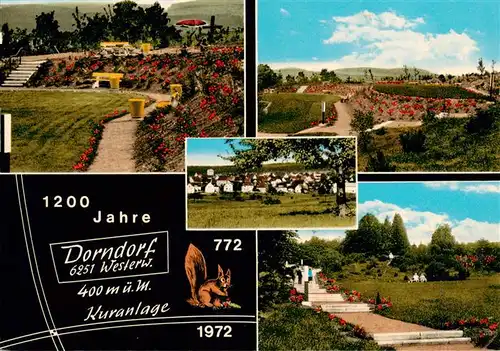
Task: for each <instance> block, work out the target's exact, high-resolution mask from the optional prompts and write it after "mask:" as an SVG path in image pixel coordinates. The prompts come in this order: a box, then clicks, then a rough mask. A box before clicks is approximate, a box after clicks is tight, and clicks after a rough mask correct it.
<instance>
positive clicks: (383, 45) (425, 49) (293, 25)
mask: <svg viewBox="0 0 500 351" xmlns="http://www.w3.org/2000/svg"><path fill="white" fill-rule="evenodd" d="M257 14H258V18H257V50H258V51H257V53H258V55H257V64H258V78H257V79H258V82H257V83H258V122H257V123H258V126H257V130H258V133H257V136H258V137H281V136H282V137H287V136H295V137H297V136H335V135H338V136H348V135H354V136H357V141H358V171H359V172H498V171H500V95H499V88H500V3H499V2H498V1H496V0H483V1H459V2H456V1H448V0H442V1H432V2H430V1H420V2H403V1H397V2H386V1H384V2H374V1H369V2H366V1H356V2H354V1H349V2H347V1H328V2H327V1H305V0H302V1H277V0H258V9H257Z"/></svg>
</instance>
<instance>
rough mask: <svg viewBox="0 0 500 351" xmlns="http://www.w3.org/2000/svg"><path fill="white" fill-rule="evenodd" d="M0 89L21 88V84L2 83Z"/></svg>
mask: <svg viewBox="0 0 500 351" xmlns="http://www.w3.org/2000/svg"><path fill="white" fill-rule="evenodd" d="M1 86H2V87H23V86H24V84H23V83H2V85H1Z"/></svg>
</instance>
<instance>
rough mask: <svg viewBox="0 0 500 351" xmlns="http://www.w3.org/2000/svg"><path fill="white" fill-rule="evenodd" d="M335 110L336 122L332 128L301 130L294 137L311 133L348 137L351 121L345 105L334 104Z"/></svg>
mask: <svg viewBox="0 0 500 351" xmlns="http://www.w3.org/2000/svg"><path fill="white" fill-rule="evenodd" d="M335 108H336V110H337V120H336V121H335V124H334V125H333V126H318V127H312V128H308V129H304V130H301V131H300V132H298V133H296V134H295V135H298V136H300V135H303V134H311V133H331V134H336V135H338V136H349V135H352V133H351V120H352V116H351V114H350V113H349V110H348V108H347V104H345V103H343V102H336V103H335Z"/></svg>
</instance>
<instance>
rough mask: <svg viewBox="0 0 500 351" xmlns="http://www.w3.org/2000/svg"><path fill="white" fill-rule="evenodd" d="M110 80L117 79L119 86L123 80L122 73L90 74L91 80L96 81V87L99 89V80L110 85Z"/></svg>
mask: <svg viewBox="0 0 500 351" xmlns="http://www.w3.org/2000/svg"><path fill="white" fill-rule="evenodd" d="M112 78H117V79H118V84H120V80H121V79H122V78H123V73H107V72H94V73H92V80H95V81H96V86H97V87H99V82H100V81H101V80H104V81H108V82H110V83H111V79H112Z"/></svg>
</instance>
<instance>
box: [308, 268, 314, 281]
mask: <svg viewBox="0 0 500 351" xmlns="http://www.w3.org/2000/svg"><path fill="white" fill-rule="evenodd" d="M308 275H309V281H310V282H312V280H313V270H312V268H309V272H308Z"/></svg>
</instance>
